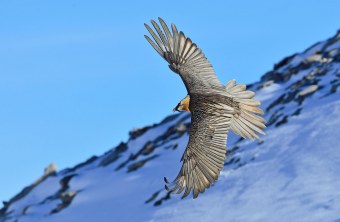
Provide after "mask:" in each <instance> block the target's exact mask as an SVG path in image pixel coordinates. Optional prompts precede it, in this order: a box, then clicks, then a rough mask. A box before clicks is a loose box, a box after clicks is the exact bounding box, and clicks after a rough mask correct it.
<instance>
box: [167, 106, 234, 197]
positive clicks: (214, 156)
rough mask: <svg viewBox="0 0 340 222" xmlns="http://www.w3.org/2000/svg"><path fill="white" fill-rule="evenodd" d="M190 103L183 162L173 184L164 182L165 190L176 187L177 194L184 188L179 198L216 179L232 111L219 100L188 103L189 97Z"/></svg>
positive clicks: (195, 193)
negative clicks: (188, 134)
mask: <svg viewBox="0 0 340 222" xmlns="http://www.w3.org/2000/svg"><path fill="white" fill-rule="evenodd" d="M190 103H191V104H190V109H191V111H192V117H191V129H190V137H189V143H188V145H187V148H186V150H185V152H184V154H183V157H182V159H181V160H182V161H183V165H182V168H181V170H180V172H179V173H178V175H177V177H176V179H175V180H174V181H173V182H172V183H173V187H172V188H169V187H168V186H167V185H166V186H165V188H166V189H167V190H168V191H176V190H177V193H178V194H179V193H182V191H183V190H184V189H185V192H184V194H183V196H182V198H184V197H186V196H188V195H189V193H190V192H191V190H192V191H193V197H194V198H196V197H197V196H198V194H199V193H203V192H204V191H205V189H206V188H209V187H210V185H211V184H213V183H214V182H215V181H216V180H217V178H218V176H219V173H220V171H221V170H222V168H223V166H224V160H225V157H226V143H227V133H228V130H229V127H230V120H231V116H232V114H231V113H232V112H233V111H232V109H230V107H227V109H223V108H221V107H223V106H225V105H221V104H220V105H218V104H215V105H212V104H204V105H202V104H200V105H197V106H196V107H192V106H194V105H192V103H193V100H191V102H190ZM207 106H208V107H207ZM216 106H220V107H218V108H217V107H216ZM165 182H167V183H168V180H167V179H166V178H165Z"/></svg>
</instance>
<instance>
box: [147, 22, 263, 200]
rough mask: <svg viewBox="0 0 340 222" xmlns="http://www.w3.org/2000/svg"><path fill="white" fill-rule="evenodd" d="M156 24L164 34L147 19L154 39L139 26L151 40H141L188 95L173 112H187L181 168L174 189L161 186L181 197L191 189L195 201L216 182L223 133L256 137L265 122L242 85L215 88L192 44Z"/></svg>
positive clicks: (206, 65)
mask: <svg viewBox="0 0 340 222" xmlns="http://www.w3.org/2000/svg"><path fill="white" fill-rule="evenodd" d="M159 21H160V24H161V26H162V28H163V30H164V32H163V31H162V30H161V28H160V27H159V26H158V24H157V23H156V22H155V21H151V23H152V25H153V26H154V28H155V30H156V32H157V34H158V35H157V34H156V33H154V31H153V30H152V29H151V28H150V27H149V26H148V25H146V24H145V26H146V28H147V29H148V31H149V32H150V34H151V36H152V37H153V39H154V41H155V42H154V41H152V40H151V39H150V38H149V37H148V36H145V37H146V39H147V40H148V42H149V43H150V44H151V45H152V46H153V48H154V49H155V50H156V51H157V52H158V53H159V54H160V55H161V56H162V57H163V58H164V59H165V60H166V61H167V62H168V63H169V68H170V69H171V70H172V71H174V72H175V73H177V74H179V75H180V77H181V79H182V80H183V82H184V85H185V87H186V89H187V91H188V96H186V97H185V98H184V99H183V100H181V101H180V102H179V104H178V105H177V106H176V108H175V109H174V110H178V111H181V110H183V111H187V112H191V114H192V116H191V128H190V135H189V142H188V145H187V148H186V150H185V151H184V154H183V157H182V161H183V165H182V168H181V170H180V172H179V174H178V175H177V177H176V179H175V180H174V181H173V182H172V183H173V184H174V186H173V187H172V188H169V187H168V186H166V189H167V190H169V191H176V190H178V191H177V193H181V192H183V190H184V189H185V191H184V194H183V197H186V196H187V195H188V194H189V193H190V191H191V190H192V191H193V196H194V198H196V197H197V196H198V194H199V193H203V192H204V191H205V189H206V188H209V187H210V185H211V184H213V183H214V182H215V181H216V180H217V178H218V175H219V173H220V171H221V170H222V168H223V165H224V160H225V157H226V143H227V133H228V131H229V129H231V130H233V131H234V132H235V133H237V134H239V135H240V136H242V137H244V138H246V137H248V138H258V135H257V134H256V132H257V133H262V134H264V133H263V131H262V129H263V128H265V125H264V122H265V120H264V119H263V118H261V117H259V116H258V115H256V114H263V112H262V110H261V109H260V108H258V107H257V106H259V105H260V103H259V102H258V101H257V100H255V99H254V98H253V97H254V94H255V93H253V92H252V91H248V90H246V86H245V85H239V84H236V82H235V80H231V81H229V82H228V83H227V84H226V85H223V84H221V83H220V82H219V81H218V79H217V77H216V75H215V72H214V70H213V68H212V65H211V64H210V63H209V62H208V60H207V59H206V57H205V56H204V54H203V53H202V51H201V50H200V49H199V48H198V47H197V46H196V44H195V43H192V41H191V39H190V38H186V37H185V36H184V33H183V32H178V31H177V28H176V26H175V25H174V24H172V25H171V28H172V33H171V32H170V30H169V29H168V27H167V25H166V24H165V22H164V21H163V20H162V19H160V18H159ZM164 33H165V34H164ZM155 43H156V44H155ZM165 180H166V179H165ZM166 182H167V183H168V181H167V180H166Z"/></svg>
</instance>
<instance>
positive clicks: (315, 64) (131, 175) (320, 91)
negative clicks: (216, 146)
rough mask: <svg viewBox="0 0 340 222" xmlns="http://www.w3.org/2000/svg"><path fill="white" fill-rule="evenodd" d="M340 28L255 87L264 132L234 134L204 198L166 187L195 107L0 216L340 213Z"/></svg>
mask: <svg viewBox="0 0 340 222" xmlns="http://www.w3.org/2000/svg"><path fill="white" fill-rule="evenodd" d="M339 85H340V32H338V34H337V35H336V36H334V37H332V38H330V39H328V40H326V41H323V42H319V43H317V44H315V45H313V46H312V47H310V48H309V49H307V50H306V51H304V52H302V53H299V54H295V55H293V56H290V57H287V58H285V59H283V60H282V61H281V62H279V63H278V64H276V65H275V67H274V69H273V70H272V71H270V72H268V73H266V74H265V75H264V76H263V77H262V78H261V81H259V82H257V83H254V84H252V85H250V86H249V87H250V89H252V90H254V91H256V92H257V98H258V99H260V100H261V102H262V108H263V109H264V110H265V111H266V115H265V118H266V119H267V120H268V123H267V125H268V129H267V130H266V133H267V135H266V136H264V137H262V140H260V141H250V140H242V139H240V138H239V137H238V136H236V135H235V134H232V133H230V134H229V138H228V157H227V159H226V161H225V168H224V170H223V171H222V173H221V175H220V178H219V180H218V182H217V183H216V184H215V185H214V186H213V187H212V188H210V189H208V190H207V191H206V192H205V193H204V194H203V195H200V196H199V198H198V199H196V200H193V199H191V198H186V199H184V200H181V199H180V196H177V195H176V194H169V193H168V192H167V191H165V190H164V188H163V187H164V182H163V177H164V176H167V177H168V178H174V177H175V176H176V175H177V173H178V170H179V168H180V166H181V163H180V162H179V160H180V157H181V155H182V153H183V151H184V149H185V146H186V144H187V141H188V134H187V132H188V127H189V126H190V116H189V115H188V114H176V115H172V116H169V117H167V118H166V119H164V120H163V121H162V122H160V123H159V124H155V125H153V126H148V127H144V128H141V129H135V130H133V131H132V132H130V139H129V140H128V141H127V142H126V143H121V144H119V145H118V146H117V147H115V148H113V149H112V150H110V151H108V152H107V153H105V154H103V155H101V156H99V157H96V156H94V157H91V158H90V159H88V160H87V161H85V162H83V163H81V164H78V165H77V166H75V167H73V168H70V169H64V170H62V171H59V172H57V171H56V170H55V169H54V167H53V165H51V166H50V167H49V168H48V169H46V170H45V173H44V175H43V176H42V177H41V178H39V179H38V180H37V181H36V182H35V183H33V184H32V185H30V186H28V187H26V188H25V189H23V190H22V191H21V192H20V193H19V194H18V195H16V196H15V197H13V198H12V199H11V200H9V201H7V202H4V206H3V208H2V209H1V210H0V221H6V222H7V221H8V222H9V221H10V222H14V221H19V222H39V221H46V222H52V221H53V222H60V221H63V222H74V221H84V222H85V221H104V222H105V221H247V222H248V221H261V222H262V221H308V222H310V221H332V222H335V221H337V222H339V221H340V152H339V150H340V142H339V136H340V93H339V90H340V87H339Z"/></svg>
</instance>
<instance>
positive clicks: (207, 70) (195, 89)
mask: <svg viewBox="0 0 340 222" xmlns="http://www.w3.org/2000/svg"><path fill="white" fill-rule="evenodd" d="M158 19H159V22H160V24H161V26H162V28H163V30H164V31H162V29H161V28H160V26H159V25H158V24H157V23H156V22H155V21H153V20H151V23H152V25H153V27H154V28H155V30H156V33H157V34H158V35H157V34H156V33H155V32H154V31H153V30H152V29H151V28H150V27H149V26H148V25H147V24H144V25H145V27H146V28H147V30H148V31H149V33H150V34H151V36H152V38H153V39H154V41H152V40H151V39H150V38H149V37H148V36H146V35H145V38H146V39H147V40H148V42H149V43H150V44H151V45H152V47H153V48H154V49H155V50H156V51H157V52H158V53H159V54H160V56H162V57H163V58H164V59H165V60H166V61H167V62H168V63H169V67H170V69H171V70H172V71H174V72H175V73H178V74H179V75H180V76H181V78H182V80H183V82H184V84H185V86H186V89H187V91H188V94H191V93H201V92H204V91H207V90H209V91H210V92H211V91H212V90H214V89H216V91H221V90H223V86H222V84H221V83H220V81H219V80H218V79H217V77H216V74H215V72H214V69H213V67H212V65H211V64H210V62H209V61H208V60H207V58H206V57H205V55H204V54H203V52H202V51H201V49H200V48H198V47H197V45H196V44H195V43H193V42H192V41H191V39H190V38H186V37H185V35H184V33H183V32H182V31H181V32H178V31H177V28H176V26H175V25H174V24H171V30H172V32H170V30H169V28H168V26H167V25H166V24H165V22H164V21H163V20H162V19H161V18H158Z"/></svg>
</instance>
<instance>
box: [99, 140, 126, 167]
mask: <svg viewBox="0 0 340 222" xmlns="http://www.w3.org/2000/svg"><path fill="white" fill-rule="evenodd" d="M127 149H128V147H127V145H126V143H123V142H122V143H120V144H119V145H118V146H117V147H116V148H114V149H113V150H110V151H109V152H107V153H106V154H105V155H104V156H105V157H104V159H103V160H102V161H101V162H100V163H99V165H100V166H107V165H109V164H111V163H113V162H115V161H116V160H118V158H120V157H121V154H122V153H123V152H125V151H126V150H127Z"/></svg>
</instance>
